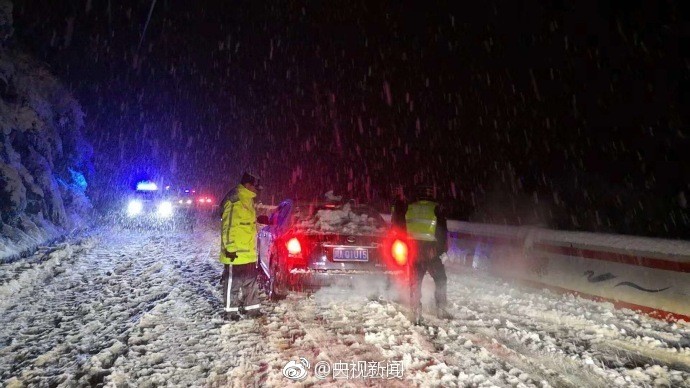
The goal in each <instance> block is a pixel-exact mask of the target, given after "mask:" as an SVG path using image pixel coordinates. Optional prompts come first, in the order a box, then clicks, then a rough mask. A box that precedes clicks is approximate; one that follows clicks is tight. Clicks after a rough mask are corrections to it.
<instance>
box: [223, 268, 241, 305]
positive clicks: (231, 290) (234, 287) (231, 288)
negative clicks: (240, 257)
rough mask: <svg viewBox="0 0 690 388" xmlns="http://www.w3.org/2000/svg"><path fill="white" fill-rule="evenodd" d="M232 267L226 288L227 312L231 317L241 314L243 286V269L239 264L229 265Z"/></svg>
mask: <svg viewBox="0 0 690 388" xmlns="http://www.w3.org/2000/svg"><path fill="white" fill-rule="evenodd" d="M228 267H230V276H229V282H228V285H227V287H226V288H225V312H226V313H228V315H229V316H230V317H231V318H236V317H238V316H239V307H240V300H239V293H240V288H241V280H242V278H241V276H242V270H241V269H239V268H238V267H241V266H237V265H228Z"/></svg>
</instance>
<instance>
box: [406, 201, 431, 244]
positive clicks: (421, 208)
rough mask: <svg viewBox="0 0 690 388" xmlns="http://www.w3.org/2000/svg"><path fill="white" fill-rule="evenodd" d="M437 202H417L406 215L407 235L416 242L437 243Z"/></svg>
mask: <svg viewBox="0 0 690 388" xmlns="http://www.w3.org/2000/svg"><path fill="white" fill-rule="evenodd" d="M436 206H437V204H436V202H432V201H417V202H413V203H411V204H409V205H408V207H407V213H405V224H406V225H407V233H408V234H409V235H410V236H411V237H412V238H414V239H415V240H421V241H436V213H435V209H436Z"/></svg>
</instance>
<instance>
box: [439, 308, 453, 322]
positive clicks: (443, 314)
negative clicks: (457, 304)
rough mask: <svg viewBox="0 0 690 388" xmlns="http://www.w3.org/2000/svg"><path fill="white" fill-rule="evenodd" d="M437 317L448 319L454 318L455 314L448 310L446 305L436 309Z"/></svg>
mask: <svg viewBox="0 0 690 388" xmlns="http://www.w3.org/2000/svg"><path fill="white" fill-rule="evenodd" d="M436 317H437V318H438V319H446V320H450V319H453V318H454V317H453V314H451V313H449V312H448V310H446V309H445V307H439V308H437V309H436Z"/></svg>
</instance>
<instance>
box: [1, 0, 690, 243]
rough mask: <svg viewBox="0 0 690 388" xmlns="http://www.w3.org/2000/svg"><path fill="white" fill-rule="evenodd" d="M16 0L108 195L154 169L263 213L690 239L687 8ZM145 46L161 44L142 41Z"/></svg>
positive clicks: (21, 33)
mask: <svg viewBox="0 0 690 388" xmlns="http://www.w3.org/2000/svg"><path fill="white" fill-rule="evenodd" d="M401 3H402V2H398V1H390V2H387V1H381V2H374V1H371V2H370V1H324V2H317V1H310V2H306V1H286V2H260V1H250V2H238V1H198V2H188V1H166V0H157V1H156V2H155V7H154V8H153V11H152V13H151V19H150V23H149V24H148V28H147V31H146V34H145V35H144V36H143V39H142V31H143V29H144V25H145V24H146V20H147V15H148V14H149V10H150V8H151V4H152V2H151V1H148V0H147V1H127V0H123V1H115V0H79V1H48V0H31V1H15V15H14V17H15V29H16V35H15V40H16V44H17V45H18V46H20V47H24V48H25V49H26V50H28V51H29V52H31V53H32V54H33V55H34V56H35V57H36V58H38V59H40V60H41V61H44V62H46V63H47V64H48V65H49V66H50V67H51V68H52V69H53V71H54V72H55V73H56V74H57V75H58V76H60V77H61V78H62V79H63V80H64V82H65V84H66V85H68V86H69V87H70V88H71V89H72V90H73V91H74V93H75V95H76V96H77V98H78V99H79V100H80V102H81V104H82V105H83V108H84V110H85V112H86V113H87V119H86V121H87V124H86V125H87V128H86V133H87V135H88V138H89V140H90V141H91V142H92V143H93V144H94V148H95V150H96V157H95V160H94V162H95V168H96V175H95V176H93V177H91V181H92V185H91V187H90V190H91V194H92V196H93V197H94V200H95V201H96V202H97V203H99V199H101V200H103V199H104V198H108V196H107V195H106V194H105V193H113V192H117V191H119V190H121V189H123V188H126V187H127V185H128V184H130V183H131V181H132V180H133V179H136V178H137V177H141V176H145V175H148V176H150V177H153V178H156V179H163V180H165V181H168V182H172V183H174V184H181V185H182V184H183V185H193V186H195V187H199V188H203V189H205V190H210V191H212V192H214V193H216V194H217V195H222V193H223V192H224V191H225V190H227V189H228V188H229V187H230V186H231V185H232V184H233V183H235V182H236V181H237V179H238V178H239V174H240V173H241V171H242V170H243V169H246V168H248V169H252V170H254V171H256V172H258V173H259V174H260V175H261V176H262V178H263V180H264V182H263V184H264V186H265V187H266V190H265V192H264V193H263V194H262V200H263V201H264V202H275V201H277V200H280V199H283V198H284V197H299V198H309V197H313V196H317V195H319V194H320V193H323V192H325V191H326V190H327V189H330V188H335V189H336V190H337V191H340V192H343V193H346V195H348V196H351V197H356V198H358V199H360V200H363V201H368V202H371V203H373V204H374V205H375V206H377V207H379V208H380V209H382V210H383V209H385V208H386V207H387V206H388V204H389V203H390V199H391V198H390V197H391V194H390V193H391V188H392V187H393V186H395V185H398V184H403V185H405V186H406V187H411V186H413V185H414V184H416V183H428V184H434V185H436V187H437V189H438V195H439V199H440V200H441V201H442V202H444V203H445V204H446V205H447V207H448V209H449V211H450V213H451V216H452V217H454V218H460V219H465V220H472V221H478V222H492V223H508V224H540V225H544V226H548V227H553V228H564V229H576V230H592V231H598V232H618V233H633V234H642V235H650V236H663V237H685V238H690V219H689V217H690V212H689V211H688V208H687V200H688V199H690V186H689V183H690V156H689V155H688V153H689V151H690V144H689V143H690V141H689V140H688V136H690V133H689V131H688V112H689V111H690V110H689V109H688V108H690V107H689V106H688V92H689V90H690V88H689V86H690V83H689V80H690V72H689V70H688V67H689V65H690V63H689V62H688V55H687V51H685V50H683V49H682V47H683V46H684V45H683V42H685V43H688V35H689V34H690V23H689V22H688V20H687V19H688V18H687V16H688V11H687V10H686V9H684V8H683V7H681V5H682V2H681V1H678V2H675V1H659V2H639V1H619V2H589V1H571V2H568V1H551V2H548V1H544V2H541V1H532V2H530V1H519V2H504V1H496V2H471V5H460V4H457V3H460V2H431V1H425V2H419V3H416V5H405V6H403V5H401ZM140 42H141V45H140Z"/></svg>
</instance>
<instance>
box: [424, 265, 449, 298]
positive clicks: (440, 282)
mask: <svg viewBox="0 0 690 388" xmlns="http://www.w3.org/2000/svg"><path fill="white" fill-rule="evenodd" d="M428 270H429V275H431V278H432V279H434V285H435V286H436V290H435V292H434V297H435V298H436V307H438V308H446V305H447V304H448V296H447V294H446V292H447V290H446V289H447V283H448V277H447V276H446V268H445V266H444V265H443V262H442V261H441V258H440V257H438V256H437V257H434V258H433V259H431V260H430V261H429V268H428Z"/></svg>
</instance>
